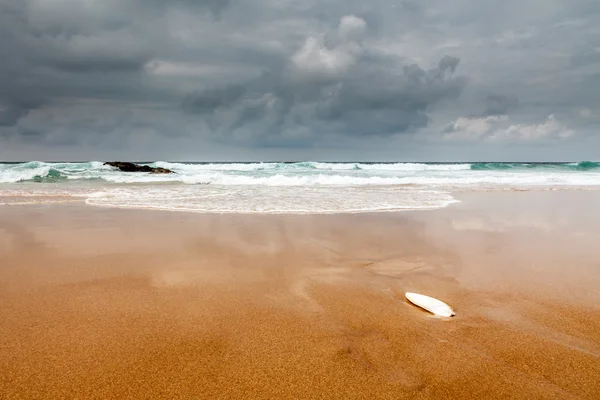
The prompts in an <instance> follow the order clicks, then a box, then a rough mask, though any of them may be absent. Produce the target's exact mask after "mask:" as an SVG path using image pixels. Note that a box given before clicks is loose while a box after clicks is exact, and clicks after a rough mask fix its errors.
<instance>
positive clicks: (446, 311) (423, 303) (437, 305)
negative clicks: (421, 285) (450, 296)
mask: <svg viewBox="0 0 600 400" xmlns="http://www.w3.org/2000/svg"><path fill="white" fill-rule="evenodd" d="M405 296H406V299H407V300H408V301H410V302H411V303H412V304H414V305H416V306H417V307H421V308H422V309H424V310H427V311H429V312H430V313H432V314H434V315H438V316H440V317H452V316H453V315H456V314H455V312H454V310H453V309H452V308H451V307H450V306H449V305H448V304H446V303H444V302H443V301H440V300H438V299H434V298H433V297H429V296H425V295H422V294H418V293H411V292H406V294H405Z"/></svg>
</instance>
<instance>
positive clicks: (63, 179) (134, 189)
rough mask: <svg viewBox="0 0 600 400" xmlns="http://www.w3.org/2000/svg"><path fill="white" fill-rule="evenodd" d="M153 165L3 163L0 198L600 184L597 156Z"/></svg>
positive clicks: (183, 205)
mask: <svg viewBox="0 0 600 400" xmlns="http://www.w3.org/2000/svg"><path fill="white" fill-rule="evenodd" d="M151 165H153V166H159V167H163V168H169V169H171V170H173V171H175V173H174V174H150V173H126V172H121V171H119V170H118V169H116V168H113V167H110V166H106V165H104V164H103V163H102V162H98V161H92V162H85V163H44V162H38V161H32V162H27V163H21V164H0V197H1V198H4V199H5V200H6V199H8V200H6V201H4V203H10V204H17V203H18V202H19V201H21V199H23V198H27V199H28V200H27V202H30V201H36V200H35V199H36V198H37V199H39V201H50V200H48V199H55V200H56V199H59V200H61V201H62V199H64V198H66V197H69V196H70V197H73V198H76V199H80V198H83V199H87V202H88V204H92V205H102V206H110V207H136V208H155V209H168V210H186V211H198V212H264V213H321V212H364V211H387V210H400V209H430V208H438V207H445V206H447V205H448V204H451V203H452V201H454V200H453V199H452V197H451V196H450V195H449V194H448V193H447V191H448V190H451V189H460V190H464V189H466V190H480V189H485V190H503V189H507V188H538V189H539V188H563V187H588V188H598V189H600V167H599V166H598V164H596V163H591V162H586V163H574V164H564V165H534V164H492V163H490V164H474V165H472V164H466V163H459V164H421V163H394V164H386V163H378V164H370V163H324V162H299V163H212V164H189V163H187V164H186V163H173V162H160V161H159V162H156V163H153V164H151ZM11 199H12V200H11ZM15 199H16V200H15ZM0 200H1V199H0ZM2 202H3V201H0V203H2Z"/></svg>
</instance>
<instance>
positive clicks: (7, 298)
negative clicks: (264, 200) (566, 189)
mask: <svg viewBox="0 0 600 400" xmlns="http://www.w3.org/2000/svg"><path fill="white" fill-rule="evenodd" d="M462 198H463V199H464V200H465V202H464V203H461V204H459V205H456V206H453V207H450V208H448V209H445V210H438V211H430V212H414V213H413V212H407V213H389V214H374V215H346V216H242V215H238V216H233V215H230V216H209V215H195V214H185V213H168V212H153V211H125V210H109V209H102V208H93V207H86V206H81V205H63V206H60V205H50V206H7V207H3V208H2V209H1V210H0V338H1V340H0V398H2V399H4V398H6V399H13V398H15V399H16V398H30V399H34V398H40V399H42V398H43V399H58V398H80V399H89V398H120V399H124V398H145V399H149V398H182V399H191V398H196V399H199V398H202V399H403V398H406V399H446V398H447V399H461V398H465V399H474V398H478V399H479V398H481V399H483V398H486V399H494V398H498V399H500V398H502V399H506V398H520V399H549V398H555V399H571V398H586V399H597V398H600V379H599V377H600V290H598V288H600V276H599V275H600V273H599V272H600V251H599V250H598V246H597V243H600V240H599V239H600V224H599V223H598V222H599V221H598V218H600V217H596V216H595V215H598V214H600V213H597V212H596V213H595V215H594V213H593V211H591V210H593V207H594V204H600V203H597V200H598V195H596V194H590V193H579V194H572V193H571V194H563V193H543V194H540V193H508V194H502V195H500V194H494V193H486V194H479V195H469V196H467V195H464V196H462ZM567 203H568V204H570V207H569V208H565V207H563V205H564V204H567ZM578 210H579V211H578ZM581 210H587V211H588V216H587V217H586V216H585V215H583V213H581ZM596 211H597V206H596ZM594 243H596V245H594ZM405 291H416V292H420V293H424V294H428V295H431V296H434V297H438V298H440V299H442V300H444V301H446V302H448V303H449V304H451V305H452V306H453V308H454V309H455V310H456V312H457V316H456V317H454V318H452V319H439V318H435V317H433V316H430V315H428V314H426V313H425V312H423V311H421V310H419V309H417V308H415V307H413V306H411V305H409V304H407V302H406V301H405V300H404V298H403V294H404V292H405Z"/></svg>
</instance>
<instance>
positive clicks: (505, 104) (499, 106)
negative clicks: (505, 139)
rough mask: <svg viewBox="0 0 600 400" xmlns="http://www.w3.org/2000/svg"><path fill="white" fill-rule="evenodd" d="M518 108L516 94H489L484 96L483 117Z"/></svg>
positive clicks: (503, 113) (506, 112)
mask: <svg viewBox="0 0 600 400" xmlns="http://www.w3.org/2000/svg"><path fill="white" fill-rule="evenodd" d="M517 108H519V99H517V97H516V96H504V95H499V94H490V95H488V96H487V97H486V98H485V110H484V111H483V113H482V114H481V115H482V116H484V117H488V116H492V115H506V114H509V113H510V112H512V111H515V110H516V109H517Z"/></svg>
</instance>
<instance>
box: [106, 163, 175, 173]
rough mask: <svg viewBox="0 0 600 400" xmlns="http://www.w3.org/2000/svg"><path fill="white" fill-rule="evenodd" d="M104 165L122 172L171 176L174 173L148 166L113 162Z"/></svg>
mask: <svg viewBox="0 0 600 400" xmlns="http://www.w3.org/2000/svg"><path fill="white" fill-rule="evenodd" d="M104 165H110V166H111V167H115V168H118V169H119V170H121V171H123V172H149V173H151V174H173V173H174V172H173V171H171V170H170V169H166V168H158V167H151V166H149V165H138V164H134V163H130V162H122V161H113V162H105V163H104Z"/></svg>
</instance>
